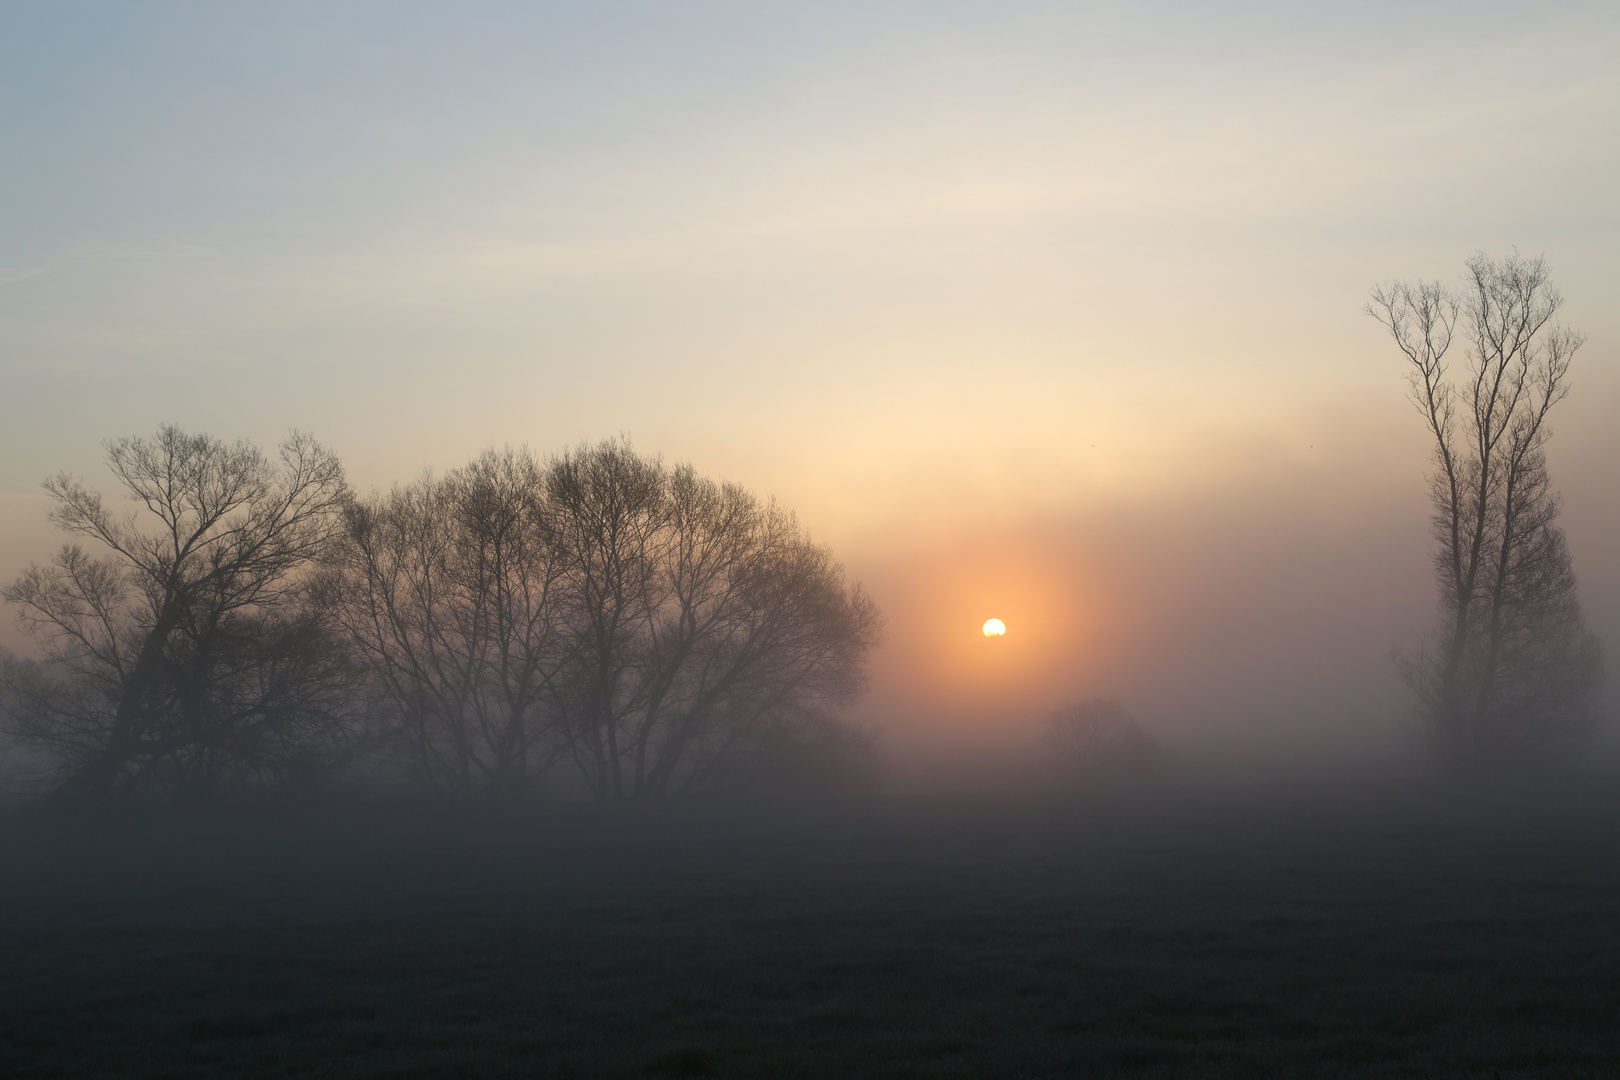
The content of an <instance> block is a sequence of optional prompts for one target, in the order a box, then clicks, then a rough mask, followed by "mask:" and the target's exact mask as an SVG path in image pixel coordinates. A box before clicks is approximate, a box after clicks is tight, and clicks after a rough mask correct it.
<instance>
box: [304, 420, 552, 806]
mask: <svg viewBox="0 0 1620 1080" xmlns="http://www.w3.org/2000/svg"><path fill="white" fill-rule="evenodd" d="M544 504H545V481H544V476H543V473H542V470H541V467H540V465H539V464H538V463H537V462H536V461H535V460H534V459H533V457H531V456H530V455H529V454H528V452H527V451H514V450H510V449H508V450H506V451H504V452H501V453H496V452H493V451H491V452H489V453H486V454H484V455H482V456H481V457H479V458H478V459H476V460H475V461H473V462H472V463H471V464H469V465H467V466H466V467H465V468H462V469H458V470H456V471H455V472H452V473H450V474H449V475H447V476H445V477H443V478H440V479H434V478H431V477H429V478H424V479H422V480H420V481H418V482H417V483H415V484H413V485H410V486H408V487H403V488H396V489H395V490H394V491H392V492H391V493H389V494H388V495H385V496H377V497H374V498H372V499H369V500H364V501H357V502H356V503H354V504H353V505H352V506H351V507H350V509H349V513H348V518H347V542H346V543H345V544H344V546H343V548H342V556H341V560H340V561H341V564H342V568H341V573H340V575H339V578H338V582H337V595H338V596H339V597H340V599H341V602H340V603H339V604H338V605H337V606H336V610H337V611H338V612H339V617H340V618H341V619H342V621H343V623H344V625H345V626H346V627H347V629H348V631H349V633H350V635H351V637H352V640H353V641H354V642H355V643H356V645H357V646H358V649H359V652H360V654H361V656H363V657H364V658H365V660H366V662H367V664H368V666H369V667H370V669H371V671H372V672H373V674H374V675H375V677H376V681H377V684H378V685H379V687H380V688H381V689H382V691H383V696H384V698H385V699H386V701H387V702H388V703H389V705H390V707H391V711H392V714H393V716H394V718H395V720H396V721H397V724H396V734H397V735H398V736H399V743H400V745H401V746H402V748H403V749H404V751H405V753H406V756H407V759H408V760H409V762H410V764H411V767H412V768H413V770H414V771H415V772H416V774H417V776H418V778H419V779H420V780H422V781H424V782H425V783H426V784H427V785H428V786H430V787H431V788H434V789H436V790H439V791H441V792H442V793H444V794H446V795H450V796H453V797H456V798H460V799H470V798H484V797H487V798H496V799H499V798H507V797H511V796H515V795H517V794H518V793H519V792H521V791H522V790H523V789H524V788H525V787H527V786H528V785H529V784H530V783H531V782H532V781H533V780H534V778H535V777H537V776H538V775H540V774H541V773H542V772H544V771H545V769H546V768H548V767H549V766H550V765H551V764H552V763H553V762H554V761H555V760H556V758H557V755H558V754H559V753H560V743H559V742H558V741H557V740H556V739H554V738H551V737H550V736H551V726H550V721H549V714H548V713H547V712H546V711H545V705H546V703H547V693H548V691H549V690H550V688H551V684H552V682H553V680H554V679H555V677H556V673H557V669H558V667H559V665H560V664H561V663H562V661H563V659H564V658H565V653H566V649H567V647H568V645H567V642H566V641H564V640H563V637H562V635H561V634H560V633H559V632H558V630H557V606H558V604H559V602H560V600H559V595H558V594H559V589H558V587H557V584H558V578H559V576H560V570H559V566H558V563H557V560H556V558H555V556H554V552H553V545H552V543H551V538H550V535H549V531H548V526H547V522H546V519H545V505H544Z"/></svg>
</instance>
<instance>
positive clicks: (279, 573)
mask: <svg viewBox="0 0 1620 1080" xmlns="http://www.w3.org/2000/svg"><path fill="white" fill-rule="evenodd" d="M107 463H108V465H109V466H110V467H111V469H112V472H113V474H114V475H115V476H116V477H117V478H118V480H119V482H120V483H121V484H122V486H123V487H124V489H125V491H126V492H127V494H128V496H129V497H130V498H131V499H132V500H133V501H134V502H135V503H136V504H137V506H138V507H139V511H137V512H135V513H131V514H128V515H119V514H116V513H114V512H113V511H112V510H110V509H109V508H108V507H107V506H106V505H105V504H104V502H103V500H102V496H101V495H100V494H99V493H97V492H94V491H91V490H90V489H88V488H86V487H85V486H84V485H83V483H82V482H80V481H79V480H77V479H75V478H73V477H71V476H68V475H65V474H63V475H59V476H57V477H56V478H55V479H53V480H50V481H47V482H46V484H45V489H46V490H47V491H48V492H49V493H50V495H51V498H52V499H53V501H54V502H55V506H54V508H53V509H52V511H51V519H52V520H53V521H54V522H55V523H56V524H57V525H58V526H59V527H61V528H62V529H64V530H66V531H68V532H70V533H74V534H77V535H79V536H81V537H86V538H88V539H89V540H91V541H93V542H95V543H96V544H97V545H98V546H99V547H100V548H102V549H103V551H104V552H105V554H104V555H103V556H102V557H100V558H97V557H94V556H92V555H91V554H90V553H89V552H87V551H86V550H85V549H84V548H83V547H81V546H79V545H67V546H64V547H63V548H62V550H61V551H60V552H59V553H58V554H57V556H56V557H55V558H54V559H53V560H52V561H51V563H50V564H48V565H46V566H43V567H41V566H37V565H35V566H30V567H29V569H28V570H26V571H25V572H24V573H23V574H22V575H21V576H20V577H19V578H18V579H17V581H16V582H15V583H14V584H12V585H11V586H10V587H9V588H7V589H6V590H4V593H3V595H4V597H5V599H7V600H9V601H11V602H12V603H14V604H16V605H18V607H19V609H20V620H21V623H22V625H23V627H24V628H25V629H26V630H27V631H28V632H29V633H31V634H32V635H33V636H34V637H35V638H36V640H38V641H40V643H41V644H42V646H43V647H44V648H45V650H46V652H47V654H48V657H49V660H48V662H47V663H46V664H45V665H43V666H41V665H33V664H27V663H21V662H17V661H11V662H9V663H8V664H7V665H6V668H5V681H6V686H7V689H8V694H7V697H8V700H9V705H8V707H7V711H6V720H7V726H8V727H9V729H10V730H11V731H12V733H14V734H15V735H16V736H18V737H19V738H21V739H22V740H23V741H25V742H27V743H31V744H33V745H35V746H37V747H41V748H43V749H45V750H47V751H49V752H50V753H51V754H52V755H53V756H54V757H55V759H56V760H57V761H59V762H60V764H61V766H62V770H63V780H62V783H61V785H60V786H59V787H58V788H57V789H56V790H55V792H54V797H55V798H56V799H57V800H59V801H68V802H73V801H78V802H95V801H100V800H103V799H105V798H107V797H108V796H109V795H111V794H112V793H113V792H114V791H116V790H118V789H120V788H125V789H138V788H148V789H154V788H156V789H166V790H185V789H197V788H199V787H203V786H206V785H210V784H214V783H219V782H222V781H252V780H265V779H274V778H284V777H285V776H286V775H288V774H289V773H290V772H295V771H297V770H298V769H300V768H302V767H305V766H308V765H310V764H311V763H312V762H314V761H315V760H317V759H319V758H321V757H322V756H323V755H324V754H326V753H327V752H329V751H330V750H331V749H332V748H333V746H334V745H336V744H337V743H340V742H341V741H342V739H343V732H342V730H341V724H340V723H339V720H340V719H341V718H342V717H343V716H344V715H345V713H346V710H347V709H348V708H349V707H350V705H351V704H352V682H351V680H350V678H349V672H348V670H347V668H346V666H345V659H346V658H345V655H344V650H343V648H342V643H341V642H340V641H337V640H335V639H334V638H333V637H332V635H331V634H330V633H329V632H328V626H327V624H326V622H325V620H324V618H323V617H322V615H321V606H320V605H319V604H315V603H311V602H310V595H309V591H308V589H309V583H308V581H307V580H306V576H305V575H303V574H302V573H301V571H303V570H304V569H305V568H307V567H309V566H310V565H312V564H313V563H314V562H315V560H317V559H318V558H319V557H320V555H321V554H322V553H323V551H324V550H325V549H326V546H327V544H328V542H329V540H330V539H331V537H332V535H333V532H334V530H335V529H336V528H337V527H338V525H339V518H340V514H339V511H340V508H341V506H342V503H343V500H344V498H345V487H344V480H343V470H342V467H341V466H340V464H339V463H338V461H337V459H336V458H335V457H334V456H333V455H332V454H331V453H329V452H328V451H326V450H325V449H323V448H322V447H321V446H320V445H319V444H317V443H316V442H315V441H314V440H312V439H310V438H309V437H308V436H305V435H301V434H297V433H294V434H293V435H292V436H290V437H289V438H288V439H287V440H286V441H285V442H283V443H282V444H281V447H280V454H279V460H278V461H274V462H272V461H271V460H269V459H267V458H266V457H265V456H264V455H263V454H262V453H260V451H259V450H257V449H256V448H255V447H253V446H252V445H250V444H248V443H246V442H237V443H233V444H227V443H225V442H222V441H220V440H218V439H215V438H212V437H210V436H207V435H187V434H185V433H184V432H182V431H181V430H180V429H179V428H177V427H173V426H165V427H163V428H161V429H159V431H158V433H157V435H156V436H155V437H154V438H151V439H144V438H125V439H120V440H117V441H114V442H109V443H108V444H107ZM140 511H144V514H143V513H141V512H140Z"/></svg>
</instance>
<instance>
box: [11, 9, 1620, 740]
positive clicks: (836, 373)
mask: <svg viewBox="0 0 1620 1080" xmlns="http://www.w3.org/2000/svg"><path fill="white" fill-rule="evenodd" d="M1617 54H1620V9H1617V8H1616V7H1615V6H1614V5H1612V4H1608V3H1549V4H1543V5H1537V6H1535V7H1534V8H1533V9H1532V8H1531V7H1530V6H1527V5H1522V4H1511V5H1510V4H1490V3H1486V4H1479V3H1468V4H1463V3H1401V4H1394V3H1383V4H1381V3H1374V4H1368V3H1358V4H1355V5H1350V4H1342V5H1333V4H1325V5H1317V4H1312V5H1282V4H1262V3H1251V4H1245V3H1223V4H1213V3H1146V4H1078V3H1064V4H1058V3H1035V2H1025V3H1019V2H998V3H995V4H989V3H927V4H924V3H872V2H864V3H859V4H853V3H837V2H833V3H816V4H796V5H787V4H776V5H773V4H769V3H749V4H741V3H690V4H668V3H640V4H638V3H591V4H578V5H574V4H536V3H524V4H515V3H514V4H493V3H467V4H458V5H428V4H411V3H388V4H382V3H378V4H344V3H320V4H313V3H310V4H302V3H278V4H239V5H218V4H204V3H197V4H182V3H143V4H104V3H94V4H91V3H84V4H74V3H60V2H52V3H39V4H35V3H27V2H18V0H0V212H3V217H0V222H3V227H0V579H3V580H8V581H9V580H11V579H12V578H14V577H15V575H16V573H17V572H18V571H19V570H20V569H21V568H22V567H23V566H25V565H27V563H28V562H30V561H32V560H41V559H44V558H46V557H48V555H49V554H50V552H51V551H52V550H53V549H54V547H55V546H56V545H57V544H58V543H59V542H60V538H59V537H57V536H56V535H54V534H53V533H52V532H51V530H50V528H49V527H48V525H47V524H46V523H45V520H44V514H45V510H46V506H47V504H46V501H45V499H44V497H43V496H42V494H41V493H40V491H39V484H40V482H41V481H42V480H43V479H44V478H45V477H47V476H49V475H52V474H54V473H56V472H58V471H60V470H67V471H70V472H74V473H78V474H80V475H83V476H86V477H87V478H89V479H90V480H91V481H92V482H95V483H106V481H107V478H106V474H105V472H104V471H103V470H102V469H101V466H100V454H101V446H100V444H101V440H103V439H106V438H109V437H115V436H120V435H126V434H142V433H150V432H151V431H152V430H154V429H155V428H156V427H157V425H159V424H160V423H164V422H169V421H173V422H177V423H179V424H181V425H183V426H185V427H187V428H189V429H193V430H204V431H209V432H212V433H214V434H217V435H220V436H223V437H227V438H236V437H247V438H250V439H252V440H254V441H256V442H259V443H260V444H262V445H266V446H268V445H272V444H274V443H275V442H276V441H277V440H278V438H280V437H281V435H282V434H284V433H285V432H286V431H287V430H288V429H290V428H299V429H302V430H306V431H310V432H313V433H314V434H315V435H316V436H317V437H318V438H320V439H321V440H322V441H323V442H325V443H326V444H328V445H329V446H331V447H333V448H334V449H335V450H336V451H337V452H338V453H339V454H340V455H341V456H342V457H343V459H344V461H345V463H346V465H347V467H348V469H349V474H350V478H351V480H352V481H353V482H354V483H355V484H356V485H357V486H358V487H360V488H361V489H362V490H366V489H372V488H386V487H387V486H389V485H390V484H392V483H394V482H396V481H403V480H410V479H412V478H414V477H416V476H418V475H420V474H421V473H422V471H423V470H424V469H431V470H436V471H442V470H445V469H448V468H452V467H455V466H456V465H458V464H460V463H462V462H464V461H465V460H467V459H468V458H469V457H470V456H472V455H474V454H476V453H477V452H479V451H480V450H482V449H484V448H486V447H490V446H500V445H505V444H509V443H510V444H527V445H528V446H530V447H531V448H533V449H535V450H536V451H537V452H540V453H550V452H553V451H556V450H559V449H561V448H563V447H566V446H570V445H574V444H577V443H579V442H581V441H587V440H588V441H594V440H598V439H602V438H607V437H614V436H621V435H623V436H627V437H629V438H630V439H631V440H632V441H633V442H634V444H635V445H636V447H637V448H638V449H640V450H642V451H644V452H647V453H655V454H662V455H663V456H664V457H665V458H666V459H668V460H671V461H690V462H692V463H693V464H694V465H696V466H697V467H698V468H699V469H700V470H701V471H702V472H704V473H706V474H708V475H711V476H715V477H720V478H726V479H731V480H735V481H738V482H741V483H743V484H745V485H746V486H748V487H749V488H751V489H753V490H754V491H756V492H759V493H761V494H765V495H772V496H775V497H776V498H778V499H779V500H781V501H782V502H783V503H784V504H785V505H787V506H789V507H791V508H793V509H794V510H795V511H796V512H797V513H798V514H799V516H800V519H801V521H802V522H803V523H804V525H805V527H806V528H807V529H808V530H809V531H810V532H811V533H812V534H813V535H814V536H815V537H816V538H817V539H818V540H821V541H823V542H825V543H827V544H829V545H830V546H831V547H832V548H833V550H834V551H835V553H836V554H837V555H838V557H839V558H840V560H841V561H842V562H843V563H844V564H845V566H846V567H847V568H848V570H849V572H850V574H851V576H852V577H853V578H857V579H859V580H861V581H862V582H864V583H865V585H866V587H867V588H868V589H869V590H870V591H871V593H872V594H873V596H874V597H875V598H876V599H877V601H878V603H879V605H880V606H881V607H882V609H883V611H884V612H885V615H886V618H887V639H886V644H885V645H884V646H883V648H882V649H881V650H880V651H879V653H878V654H877V655H876V656H875V657H874V661H873V666H872V689H871V692H870V694H869V695H868V697H867V699H866V700H865V701H864V703H863V704H862V705H861V706H859V708H858V710H857V716H858V718H859V719H861V720H862V722H864V723H870V724H873V725H875V726H877V727H878V728H879V729H880V730H881V731H882V732H883V734H884V738H885V739H886V740H888V742H889V743H890V744H891V745H893V746H894V747H897V748H899V749H900V750H901V751H903V752H908V753H911V754H912V755H913V757H917V756H918V755H924V754H926V753H927V752H929V748H933V749H935V750H938V749H939V748H943V747H951V748H954V750H955V752H962V751H963V748H970V749H972V751H973V752H978V751H979V750H982V749H983V748H984V747H987V746H989V745H991V744H992V743H994V742H995V740H996V739H998V738H1003V737H1010V734H1011V735H1019V736H1020V737H1021V736H1022V735H1024V734H1027V733H1028V732H1030V731H1032V730H1033V725H1034V724H1035V723H1036V722H1037V721H1038V719H1039V717H1040V716H1041V715H1042V714H1043V713H1044V712H1045V711H1047V710H1050V709H1051V708H1053V707H1055V706H1057V705H1059V704H1061V703H1063V702H1064V701H1067V700H1072V699H1074V698H1077V697H1083V696H1089V695H1092V694H1108V695H1113V696H1118V697H1120V698H1121V699H1122V700H1124V701H1125V702H1126V704H1127V705H1128V706H1130V707H1131V708H1132V709H1133V710H1134V711H1135V712H1136V714H1137V715H1138V716H1139V717H1140V719H1141V720H1142V722H1143V724H1144V725H1145V726H1146V727H1148V728H1149V729H1150V730H1152V731H1154V732H1155V733H1156V734H1157V735H1159V736H1160V737H1161V739H1162V740H1163V741H1165V742H1166V743H1167V744H1168V745H1170V746H1171V747H1172V748H1174V749H1179V750H1180V752H1182V753H1183V754H1185V755H1188V756H1191V757H1194V758H1205V759H1214V758H1218V757H1221V756H1222V755H1237V756H1242V755H1253V754H1256V753H1262V752H1270V753H1286V754H1293V755H1310V754H1317V755H1340V754H1347V753H1363V752H1376V751H1377V750H1378V748H1380V747H1384V746H1388V745H1392V744H1393V742H1394V741H1398V740H1399V739H1400V738H1402V737H1404V736H1403V734H1402V733H1403V732H1405V731H1406V728H1405V726H1404V725H1405V723H1406V721H1405V720H1404V715H1405V704H1404V698H1403V693H1402V691H1401V688H1400V687H1399V685H1398V683H1397V682H1396V680H1395V679H1394V676H1393V668H1392V665H1391V661H1390V651H1391V649H1392V648H1394V647H1396V646H1399V645H1402V644H1406V645H1410V644H1411V643H1413V642H1414V641H1415V640H1416V638H1417V636H1418V635H1420V634H1421V633H1422V632H1423V631H1424V630H1425V629H1427V628H1428V626H1429V625H1430V623H1431V621H1432V619H1433V588H1432V585H1431V583H1430V578H1429V566H1428V557H1429V556H1428V550H1429V541H1428V535H1427V527H1428V526H1427V518H1428V509H1427V507H1426V505H1425V501H1424V499H1425V494H1424V493H1425V488H1424V481H1423V473H1424V470H1425V468H1426V464H1427V448H1426V446H1425V444H1424V441H1423V432H1422V429H1421V427H1420V422H1419V420H1418V417H1417V416H1416V415H1415V414H1414V413H1413V411H1412V410H1411V407H1410V405H1409V404H1408V403H1407V402H1406V400H1405V398H1404V385H1403V382H1402V370H1401V367H1400V362H1399V361H1400V358H1399V356H1398V354H1397V353H1396V352H1395V351H1394V349H1393V346H1392V345H1391V344H1390V343H1389V342H1388V340H1387V338H1386V337H1385V336H1384V335H1383V332H1382V331H1381V330H1380V328H1379V327H1378V325H1377V324H1376V323H1375V322H1374V321H1373V320H1371V319H1370V318H1368V317H1367V316H1366V315H1365V314H1364V313H1363V312H1362V308H1363V305H1364V304H1365V302H1366V299H1367V294H1368V291H1369V289H1370V288H1371V287H1372V286H1373V285H1375V284H1377V283H1379V282H1382V281H1387V280H1389V279H1391V278H1425V279H1436V278H1437V279H1441V280H1445V281H1452V282H1455V281H1457V280H1458V276H1459V275H1460V273H1461V271H1462V264H1463V260H1464V259H1465V258H1466V257H1468V256H1469V255H1471V254H1472V253H1474V252H1476V251H1480V250H1483V251H1486V252H1488V253H1491V254H1494V255H1505V254H1507V253H1509V252H1511V251H1512V250H1514V249H1515V248H1516V249H1517V250H1519V251H1521V252H1523V253H1526V254H1531V255H1544V256H1545V257H1546V259H1547V260H1548V262H1549V264H1550V266H1551V267H1552V270H1553V274H1554V278H1555V280H1556V281H1557V283H1558V284H1559V286H1560V288H1561V290H1562V292H1563V294H1564V296H1565V298H1566V306H1565V308H1564V311H1563V317H1564V319H1565V320H1566V321H1567V322H1568V323H1569V324H1570V325H1573V326H1575V327H1577V328H1578V329H1580V330H1581V331H1583V332H1584V333H1585V334H1586V335H1587V338H1588V342H1587V344H1586V346H1585V348H1584V349H1583V350H1582V352H1581V353H1580V355H1579V357H1578V359H1577V366H1576V368H1575V372H1574V376H1575V391H1574V394H1573V395H1572V396H1571V398H1570V399H1569V401H1568V402H1566V403H1565V404H1564V405H1562V406H1561V407H1560V409H1559V410H1558V412H1557V413H1556V414H1555V416H1554V421H1555V427H1556V430H1557V436H1556V439H1555V440H1554V443H1553V446H1552V455H1551V456H1552V467H1553V473H1554V477H1555V480H1556V481H1557V483H1558V485H1559V487H1560V488H1561V490H1562V491H1563V494H1564V500H1565V507H1566V509H1565V516H1564V524H1565V526H1566V528H1567V530H1568V534H1569V540H1570V545H1571V549H1572V551H1573V553H1574V557H1575V568H1576V571H1577V573H1578V575H1579V576H1580V580H1581V585H1582V599H1583V602H1584V604H1585V606H1586V609H1587V612H1588V615H1589V617H1590V619H1591V621H1592V623H1593V625H1594V627H1595V628H1596V629H1597V630H1598V631H1599V632H1600V633H1603V634H1604V635H1605V636H1606V637H1607V638H1608V640H1609V641H1611V642H1616V641H1620V549H1617V546H1616V545H1615V544H1614V541H1613V538H1614V536H1615V530H1616V526H1617V525H1620V491H1617V489H1616V485H1615V483H1614V481H1613V479H1612V475H1611V472H1612V466H1613V463H1614V462H1615V461H1616V460H1617V456H1620V436H1617V435H1616V434H1615V430H1614V429H1615V425H1614V424H1613V421H1612V418H1613V417H1614V416H1615V415H1616V413H1617V408H1616V407H1617V405H1620V373H1617V369H1616V363H1615V361H1616V358H1617V355H1620V311H1617V309H1616V305H1615V304H1614V302H1613V301H1614V297H1615V295H1616V293H1617V291H1620V289H1617V287H1620V242H1617V241H1620V207H1617V203H1616V200H1615V199H1614V196H1613V192H1614V177H1615V175H1616V173H1617V171H1620V170H1617V166H1620V70H1617V68H1616V66H1615V65H1614V63H1613V57H1614V56H1615V55H1617ZM992 616H997V617H1000V618H1003V619H1004V620H1005V621H1006V623H1007V625H1008V633H1007V635H1006V637H1005V638H1003V639H1001V640H999V641H995V642H987V641H986V640H984V639H983V638H982V636H981V635H980V633H979V626H980V624H981V623H982V622H983V620H984V619H986V618H989V617H992ZM0 643H3V644H6V645H9V646H10V647H12V648H18V649H23V648H26V643H25V642H23V641H22V639H21V638H20V637H19V636H18V634H17V631H16V630H15V628H14V626H13V625H12V622H11V619H10V618H9V617H7V618H5V619H4V620H3V625H0ZM1009 733H1010V734H1009Z"/></svg>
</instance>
